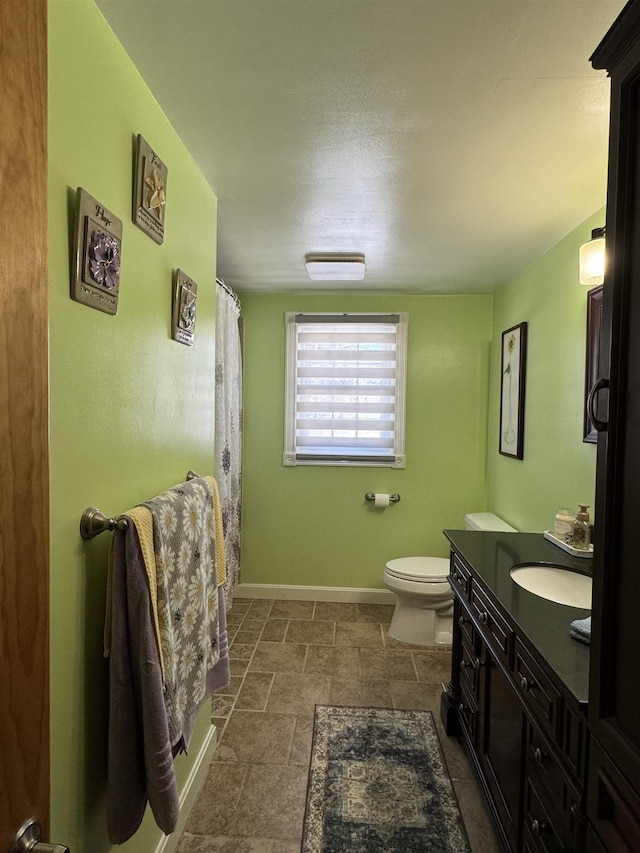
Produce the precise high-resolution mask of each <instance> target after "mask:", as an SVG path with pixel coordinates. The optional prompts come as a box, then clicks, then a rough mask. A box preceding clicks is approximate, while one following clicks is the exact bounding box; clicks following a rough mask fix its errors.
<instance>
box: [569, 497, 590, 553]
mask: <svg viewBox="0 0 640 853" xmlns="http://www.w3.org/2000/svg"><path fill="white" fill-rule="evenodd" d="M578 506H579V507H580V509H579V512H578V514H577V515H576V520H575V522H574V524H573V547H574V548H577V549H578V550H579V551H587V550H588V549H589V545H590V544H591V525H590V524H589V513H588V512H587V510H588V509H589V507H588V506H587V504H578Z"/></svg>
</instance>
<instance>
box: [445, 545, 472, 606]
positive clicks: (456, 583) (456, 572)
mask: <svg viewBox="0 0 640 853" xmlns="http://www.w3.org/2000/svg"><path fill="white" fill-rule="evenodd" d="M450 578H451V583H452V586H453V588H454V590H455V591H456V592H458V593H459V594H460V595H461V596H462V597H463V598H465V599H467V600H468V598H469V592H470V590H471V572H470V571H469V569H468V568H467V567H466V566H465V565H464V563H463V562H462V561H461V560H460V558H459V557H458V555H457V554H456V553H452V554H451V574H450Z"/></svg>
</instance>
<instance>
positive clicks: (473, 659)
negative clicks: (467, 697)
mask: <svg viewBox="0 0 640 853" xmlns="http://www.w3.org/2000/svg"><path fill="white" fill-rule="evenodd" d="M479 672H480V659H479V658H478V656H477V655H476V654H475V651H474V649H473V646H470V645H469V644H468V643H467V642H464V641H463V642H462V656H461V659H460V683H461V684H462V683H463V682H464V683H465V684H466V685H467V690H468V692H469V693H470V694H471V695H472V696H473V697H474V698H475V699H476V700H477V698H478V675H479Z"/></svg>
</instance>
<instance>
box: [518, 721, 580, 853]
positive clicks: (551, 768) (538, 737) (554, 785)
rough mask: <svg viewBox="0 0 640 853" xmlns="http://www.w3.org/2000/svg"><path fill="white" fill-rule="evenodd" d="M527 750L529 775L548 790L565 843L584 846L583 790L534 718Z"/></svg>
mask: <svg viewBox="0 0 640 853" xmlns="http://www.w3.org/2000/svg"><path fill="white" fill-rule="evenodd" d="M525 754H526V759H527V763H526V770H527V775H528V777H529V778H532V779H533V780H534V784H535V786H536V788H537V790H539V791H541V792H544V794H543V796H544V799H545V802H546V806H547V809H548V811H549V813H550V814H551V815H552V818H553V822H554V825H555V827H556V830H557V832H558V834H559V836H560V837H561V839H562V841H563V843H565V844H566V845H567V846H568V848H569V849H570V850H574V849H582V848H583V847H584V840H583V836H584V826H585V823H586V817H585V814H584V812H583V810H582V808H581V801H582V796H581V794H580V790H579V788H578V787H577V786H576V784H575V782H574V781H573V780H572V779H571V777H570V776H569V775H568V773H567V772H566V770H565V769H564V768H563V766H562V764H561V761H560V758H559V757H558V756H557V754H556V753H555V751H554V748H553V746H552V745H551V742H550V741H549V740H548V739H547V738H546V737H545V735H543V734H542V732H541V731H540V729H539V728H538V726H536V725H535V723H533V722H532V721H531V720H530V719H527V725H526V746H525ZM577 840H580V844H579V845H577V844H576V841H577Z"/></svg>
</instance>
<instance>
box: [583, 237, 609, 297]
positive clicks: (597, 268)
mask: <svg viewBox="0 0 640 853" xmlns="http://www.w3.org/2000/svg"><path fill="white" fill-rule="evenodd" d="M606 232H607V229H606V228H594V229H593V231H592V232H591V239H590V240H589V242H588V243H584V244H583V245H582V246H580V284H586V285H587V286H588V287H596V285H598V284H602V283H603V282H604V261H605V250H604V244H605V239H604V238H605V234H606Z"/></svg>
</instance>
